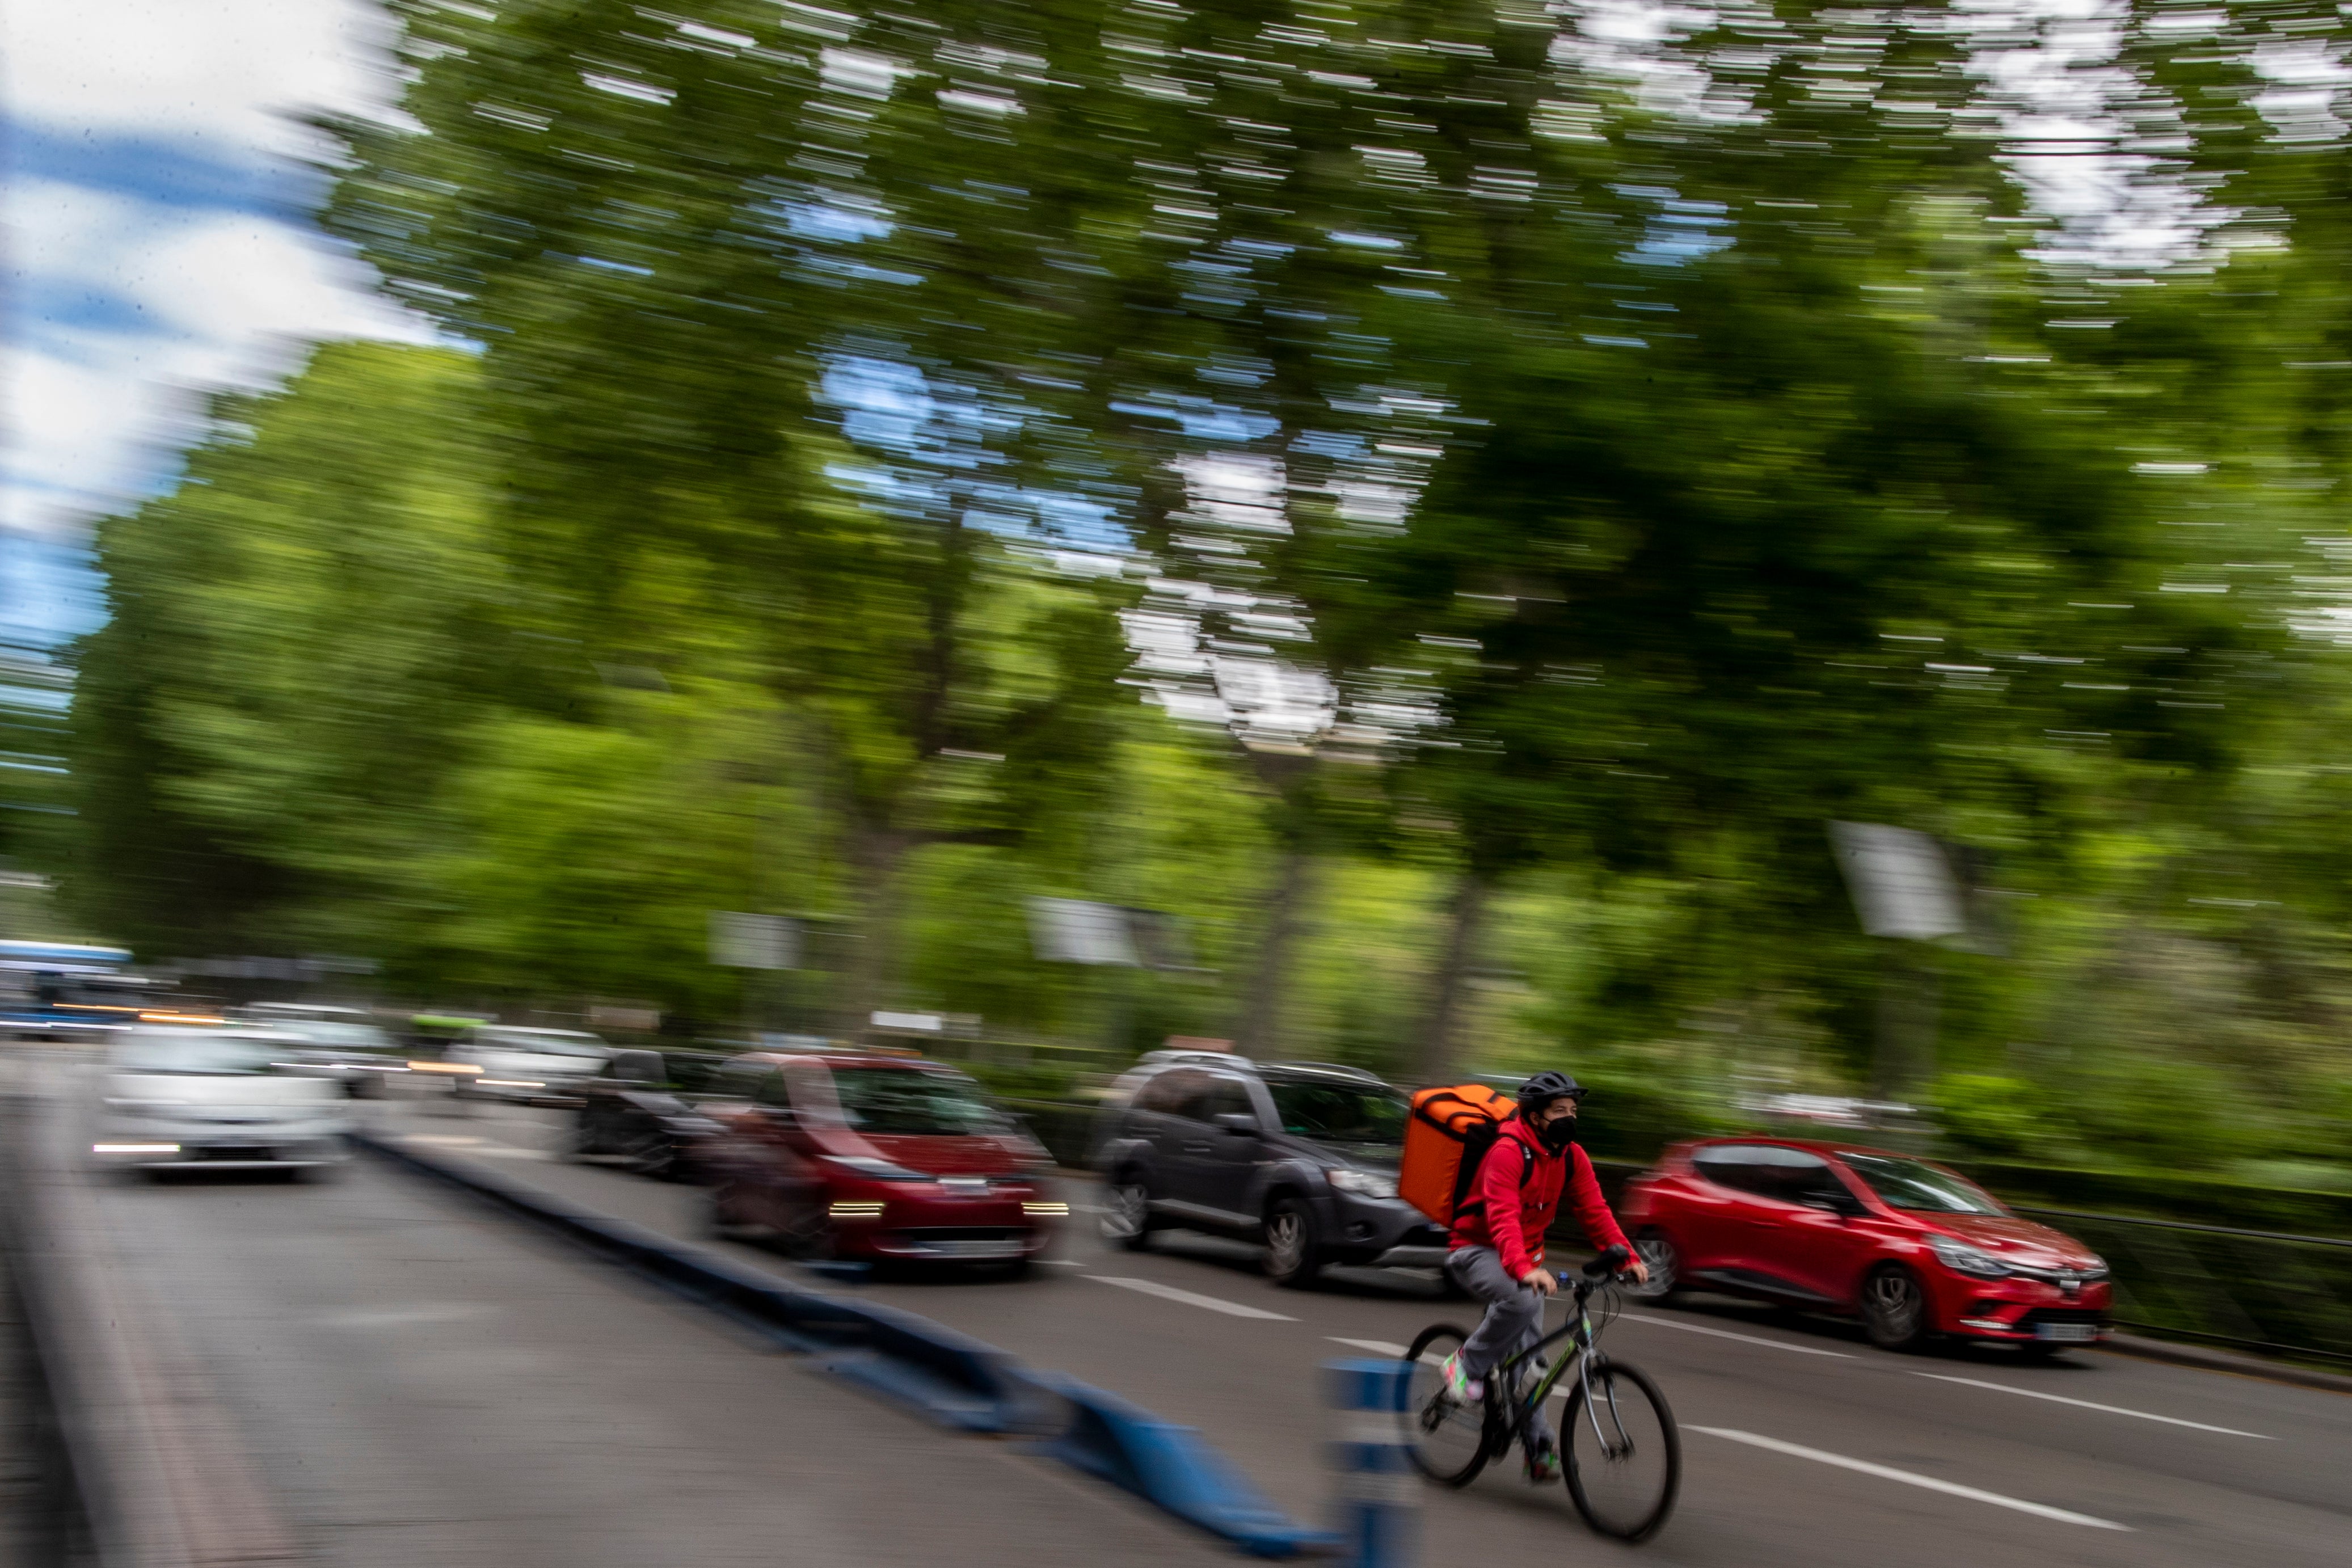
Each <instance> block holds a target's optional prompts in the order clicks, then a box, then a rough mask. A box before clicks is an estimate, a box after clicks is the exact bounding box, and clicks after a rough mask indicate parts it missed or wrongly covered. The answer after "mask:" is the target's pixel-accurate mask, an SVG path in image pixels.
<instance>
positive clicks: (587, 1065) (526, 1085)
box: [441, 1024, 613, 1104]
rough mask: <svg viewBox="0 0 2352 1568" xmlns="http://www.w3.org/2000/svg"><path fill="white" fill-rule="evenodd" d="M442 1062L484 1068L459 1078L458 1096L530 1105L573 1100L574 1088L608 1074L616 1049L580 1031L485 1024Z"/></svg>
mask: <svg viewBox="0 0 2352 1568" xmlns="http://www.w3.org/2000/svg"><path fill="white" fill-rule="evenodd" d="M441 1059H442V1060H443V1061H444V1062H446V1063H448V1064H449V1065H451V1066H453V1067H460V1068H464V1067H472V1068H480V1069H481V1070H480V1071H479V1072H477V1073H469V1074H466V1075H464V1076H461V1077H459V1078H458V1079H457V1092H458V1093H459V1094H461V1095H467V1096H480V1097H482V1098H484V1099H488V1100H520V1101H522V1102H524V1103H526V1104H528V1103H530V1102H532V1101H535V1100H565V1099H568V1098H569V1097H570V1096H571V1092H572V1089H573V1087H574V1086H575V1085H577V1084H580V1083H582V1082H583V1081H585V1080H586V1079H592V1078H594V1077H595V1076H596V1075H597V1074H599V1073H601V1072H603V1071H604V1066H605V1064H606V1063H607V1062H609V1061H611V1060H612V1059H613V1047H610V1046H608V1045H606V1044H605V1043H604V1041H603V1040H600V1039H598V1038H597V1037H595V1036H593V1035H589V1034H583V1033H582V1032H581V1031H579V1030H577V1029H525V1028H518V1027H515V1026H511V1025H507V1024H485V1025H483V1026H481V1027H479V1028H478V1029H476V1030H475V1031H474V1032H473V1034H472V1035H471V1036H469V1037H467V1038H466V1039H465V1040H463V1041H461V1042H460V1043H458V1044H457V1045H454V1046H451V1047H449V1048H448V1049H446V1050H445V1051H443V1052H442V1053H441Z"/></svg>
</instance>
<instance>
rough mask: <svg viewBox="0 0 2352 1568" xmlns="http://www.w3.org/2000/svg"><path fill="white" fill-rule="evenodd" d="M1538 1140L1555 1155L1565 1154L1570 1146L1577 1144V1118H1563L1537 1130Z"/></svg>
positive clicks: (1549, 1122)
mask: <svg viewBox="0 0 2352 1568" xmlns="http://www.w3.org/2000/svg"><path fill="white" fill-rule="evenodd" d="M1536 1138H1537V1140H1538V1142H1541V1143H1542V1144H1543V1146H1544V1147H1545V1148H1547V1149H1549V1150H1550V1151H1551V1152H1553V1153H1555V1154H1565V1153H1567V1152H1568V1146H1569V1145H1570V1143H1573V1142H1576V1118H1575V1117H1573V1116H1563V1117H1560V1118H1559V1119H1558V1120H1557V1121H1548V1122H1546V1123H1545V1124H1544V1125H1543V1126H1541V1127H1538V1128H1537V1129H1536Z"/></svg>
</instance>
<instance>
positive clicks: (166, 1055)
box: [90, 1027, 352, 1171]
mask: <svg viewBox="0 0 2352 1568" xmlns="http://www.w3.org/2000/svg"><path fill="white" fill-rule="evenodd" d="M284 1044H285V1042H284V1041H283V1039H281V1038H278V1037H274V1036H273V1035H270V1034H266V1033H263V1032H261V1031H259V1030H254V1031H250V1032H247V1031H243V1030H235V1029H203V1028H171V1027H152V1028H135V1029H131V1030H128V1031H126V1032H125V1033H123V1034H121V1035H118V1036H116V1037H114V1039H113V1040H112V1041H111V1042H110V1045H109V1047H108V1049H107V1059H106V1066H105V1068H104V1071H103V1073H102V1075H101V1077H100V1090H99V1096H98V1103H97V1105H96V1106H95V1107H93V1108H92V1110H93V1114H92V1115H91V1118H90V1158H91V1159H92V1160H94V1161H96V1162H97V1163H99V1164H100V1165H102V1166H124V1165H127V1166H138V1167H143V1168H146V1169H150V1170H158V1169H166V1168H171V1167H182V1168H190V1167H195V1166H203V1167H205V1168H206V1169H210V1170H221V1169H229V1170H235V1169H240V1168H242V1169H247V1170H264V1169H267V1170H287V1171H299V1170H317V1169H321V1168H325V1167H330V1166H334V1165H339V1164H341V1163H342V1162H343V1161H344V1160H346V1159H348V1158H350V1149H349V1147H348V1146H347V1145H346V1143H345V1142H344V1137H345V1134H347V1133H348V1132H350V1131H351V1130H352V1122H351V1115H350V1112H349V1110H348V1109H347V1105H348V1102H347V1101H346V1100H345V1099H344V1098H343V1092H342V1089H341V1086H340V1085H338V1084H336V1083H334V1082H332V1081H331V1080H329V1079H322V1078H317V1077H312V1076H310V1075H309V1074H307V1073H304V1072H302V1071H301V1070H300V1069H299V1068H289V1067H287V1066H285V1065H283V1060H284V1055H285V1053H284V1050H283V1047H284Z"/></svg>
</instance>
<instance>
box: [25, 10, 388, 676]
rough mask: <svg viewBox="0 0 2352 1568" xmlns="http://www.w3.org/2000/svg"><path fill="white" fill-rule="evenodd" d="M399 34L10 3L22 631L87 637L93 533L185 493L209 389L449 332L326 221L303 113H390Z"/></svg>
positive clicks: (351, 21)
mask: <svg viewBox="0 0 2352 1568" xmlns="http://www.w3.org/2000/svg"><path fill="white" fill-rule="evenodd" d="M388 36H389V30H388V25H387V23H386V22H385V20H384V18H383V15H382V13H381V12H380V11H378V10H377V9H376V8H375V7H374V6H373V5H368V4H364V3H362V0H201V3H199V0H70V3H69V4H51V5H41V4H33V5H16V6H12V7H10V16H9V22H8V28H7V38H6V43H7V47H6V49H5V54H0V105H5V120H0V135H5V170H4V171H0V221H5V238H0V246H5V256H0V267H5V274H6V279H7V284H8V297H9V299H10V300H12V302H13V303H14V305H15V307H16V309H15V312H14V316H13V319H12V320H11V321H10V322H9V326H10V329H11V330H10V331H9V348H8V356H7V361H6V366H5V386H0V395H5V403H0V421H5V426H0V429H5V440H0V454H5V455H4V456H0V636H10V637H22V636H26V635H30V636H31V637H33V638H34V639H35V640H43V639H44V638H45V637H54V636H55V635H57V634H58V633H59V632H60V631H64V632H70V631H72V630H79V629H81V626H82V625H83V624H84V623H86V622H87V620H88V619H89V616H90V615H91V614H92V613H93V606H94V605H95V603H96V600H95V596H94V593H93V589H94V584H92V583H91V582H89V580H88V578H87V574H86V572H83V571H80V570H79V569H78V564H77V558H78V556H79V547H80V545H81V543H82V542H83V540H84V539H85V538H86V535H87V531H88V527H89V522H90V521H91V520H92V519H94V518H96V517H97V516H100V515H101V514H103V513H104V512H106V511H108V510H112V509H113V508H115V507H116V506H119V505H120V504H121V502H122V501H123V500H127V499H131V498H134V497H137V496H142V495H146V494H150V493H152V492H153V491H154V490H156V489H158V488H159V487H160V486H161V485H163V483H165V482H166V481H168V479H169V478H170V477H171V474H172V473H173V468H174V467H175V465H176V463H177V460H178V459H177V455H176V454H177V448H178V447H179V446H180V445H182V444H183V443H184V441H185V440H186V439H187V437H188V436H189V435H190V433H191V430H192V424H191V418H190V416H191V414H192V412H193V410H194V394H195V393H196V392H198V391H200V390H202V389H208V388H214V387H221V386H236V385H251V384H257V383H261V382H266V381H268V380H270V379H272V378H274V377H275V376H277V375H278V374H282V373H283V372H284V371H285V370H287V369H288V368H289V366H290V365H291V363H293V361H294V359H295V358H296V356H297V355H299V352H300V348H301V345H302V343H303V342H306V341H315V340H319V339H331V338H341V337H354V336H370V337H392V338H400V339H405V340H422V339H423V338H425V336H426V331H425V328H424V326H423V325H422V323H420V322H418V321H415V320H414V319H410V318H405V317H404V316H403V315H401V314H400V313H399V312H397V311H396V310H394V308H393V307H391V306H390V305H388V304H386V303H384V302H383V301H381V300H378V299H377V298H375V297H374V296H373V294H372V293H371V292H370V290H369V288H368V282H369V279H368V277H367V273H366V269H365V268H363V267H362V264H361V263H359V262H358V261H357V260H356V259H354V258H352V257H350V256H349V255H347V254H343V253H341V252H339V251H338V250H337V249H336V248H335V247H331V246H330V245H329V244H328V243H327V242H326V240H325V239H324V238H323V237H320V236H319V235H317V234H316V233H315V232H314V230H313V228H312V226H311V225H310V222H309V220H308V218H307V217H306V216H305V215H304V211H303V209H304V207H305V206H306V205H307V204H309V203H310V202H311V201H312V200H314V199H315V197H316V195H317V194H318V191H319V189H320V185H319V184H318V181H317V179H316V176H314V175H312V174H309V173H308V172H307V171H306V170H305V168H304V160H305V159H306V158H307V157H309V156H313V155H315V154H317V153H319V152H320V150H321V149H320V142H319V141H318V139H317V137H316V135H315V133H314V132H309V131H307V130H305V129H304V128H302V127H300V126H299V125H298V124H296V123H295V122H294V120H293V116H295V115H298V114H299V113H302V112H305V111H309V110H320V109H330V110H343V111H366V110H369V109H371V108H374V107H377V106H380V105H381V104H383V102H384V101H385V100H387V99H388V97H389V95H390V90H391V89H390V86H389V79H388V75H387V72H386V68H385V64H384V56H383V43H384V40H385V39H386V38H387V37H388ZM26 628H29V633H28V632H27V631H26Z"/></svg>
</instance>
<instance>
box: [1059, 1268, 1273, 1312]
mask: <svg viewBox="0 0 2352 1568" xmlns="http://www.w3.org/2000/svg"><path fill="white" fill-rule="evenodd" d="M1080 1278H1082V1279H1091V1280H1093V1281H1095V1283H1097V1284H1098V1285H1117V1286H1118V1287H1119V1288H1120V1289H1126V1290H1140V1291H1141V1292H1142V1293H1143V1294H1145V1295H1147V1296H1157V1297H1159V1298H1160V1300H1163V1301H1181V1302H1183V1303H1184V1305H1186V1306H1188V1307H1206V1308H1207V1309H1208V1310H1211V1311H1212V1312H1226V1313H1230V1314H1231V1315H1233V1316H1234V1317H1236V1318H1265V1319H1266V1320H1268V1321H1272V1322H1276V1323H1295V1322H1297V1321H1298V1320H1297V1319H1296V1318H1289V1317H1285V1316H1284V1315H1283V1314H1281V1313H1280V1312H1269V1311H1266V1310H1264V1309H1262V1308H1258V1307H1244V1306H1243V1305H1242V1304H1241V1303H1240V1302H1239V1301H1221V1300H1218V1299H1217V1298H1216V1297H1214V1296H1200V1295H1195V1294H1194V1293H1193V1292H1192V1291H1190V1290H1179V1289H1176V1287H1175V1286H1173V1285H1162V1284H1161V1283H1160V1281H1159V1280H1157V1279H1120V1278H1118V1276H1117V1275H1112V1274H1087V1275H1082V1276H1080Z"/></svg>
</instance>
